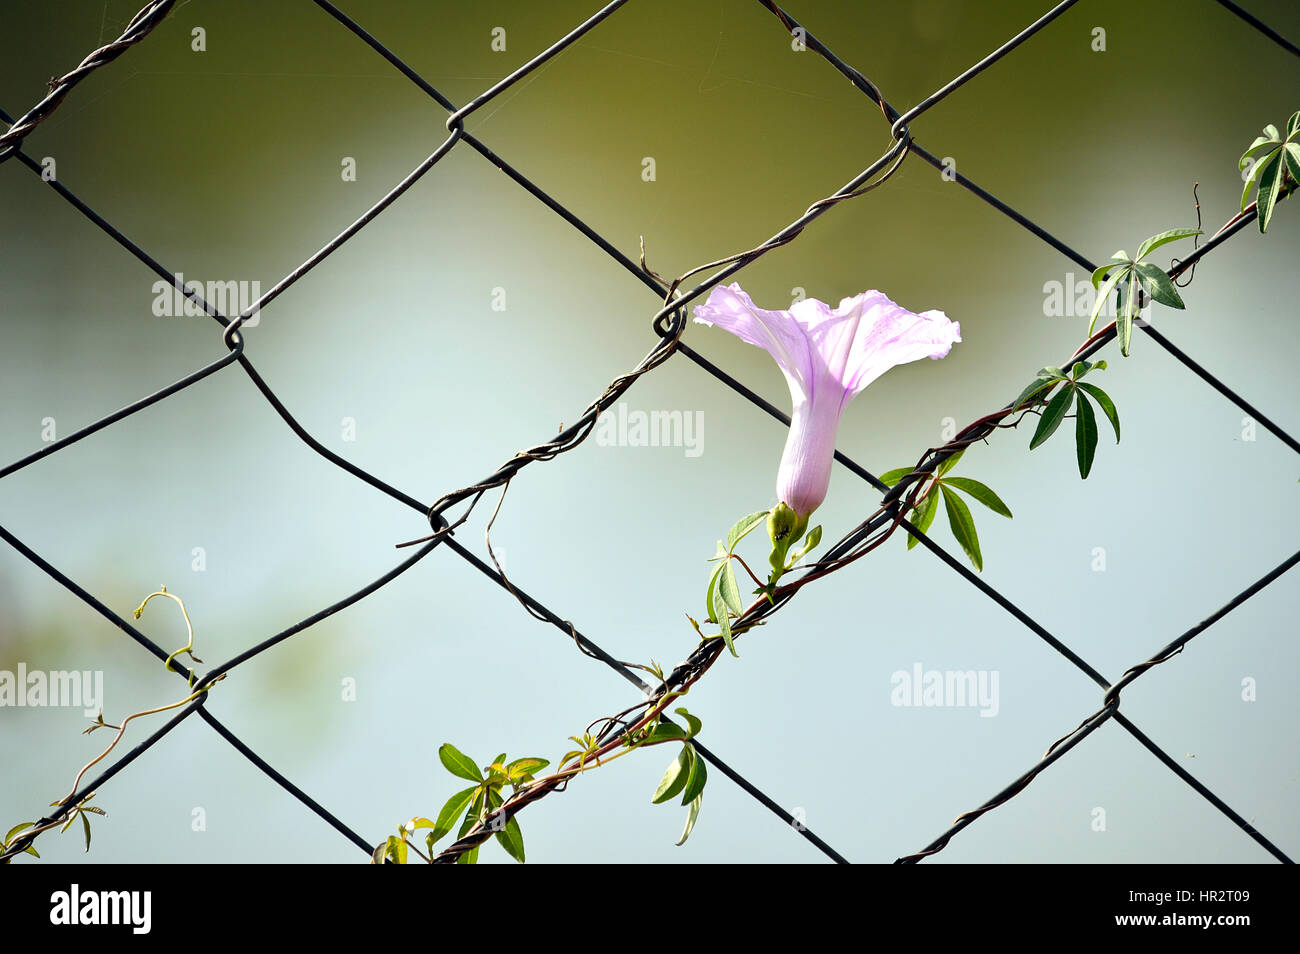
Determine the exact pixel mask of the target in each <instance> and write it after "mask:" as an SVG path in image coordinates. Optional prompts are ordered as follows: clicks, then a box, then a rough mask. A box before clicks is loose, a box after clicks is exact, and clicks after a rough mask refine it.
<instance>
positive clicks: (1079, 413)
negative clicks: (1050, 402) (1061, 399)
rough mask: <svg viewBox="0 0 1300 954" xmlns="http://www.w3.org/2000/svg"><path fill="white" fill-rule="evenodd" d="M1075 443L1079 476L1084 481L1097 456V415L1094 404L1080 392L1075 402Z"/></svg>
mask: <svg viewBox="0 0 1300 954" xmlns="http://www.w3.org/2000/svg"><path fill="white" fill-rule="evenodd" d="M1074 407H1075V418H1074V443H1075V450H1076V451H1077V453H1078V457H1079V476H1080V477H1082V478H1083V479H1084V480H1087V479H1088V474H1089V472H1090V471H1091V470H1092V460H1093V458H1094V457H1096V455H1097V415H1096V414H1094V413H1093V410H1092V402H1090V401H1089V400H1088V399H1087V398H1086V397H1084V396H1083V392H1082V391H1079V392H1078V400H1076V401H1075V404H1074Z"/></svg>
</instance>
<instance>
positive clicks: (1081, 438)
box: [1015, 361, 1119, 480]
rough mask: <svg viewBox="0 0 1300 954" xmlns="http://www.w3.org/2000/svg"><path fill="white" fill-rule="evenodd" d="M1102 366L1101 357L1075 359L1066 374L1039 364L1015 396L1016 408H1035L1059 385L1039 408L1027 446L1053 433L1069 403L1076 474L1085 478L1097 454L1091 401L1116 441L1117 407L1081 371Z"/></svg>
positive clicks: (1098, 369)
mask: <svg viewBox="0 0 1300 954" xmlns="http://www.w3.org/2000/svg"><path fill="white" fill-rule="evenodd" d="M1105 369H1106V362H1105V361H1097V362H1088V361H1076V362H1075V364H1074V367H1073V368H1071V369H1070V372H1069V373H1068V374H1067V373H1066V372H1065V371H1063V370H1062V369H1060V368H1051V367H1049V368H1043V370H1041V371H1039V372H1038V375H1037V376H1036V377H1035V378H1034V380H1033V382H1031V383H1030V385H1029V386H1028V387H1027V388H1025V390H1024V391H1022V392H1021V393H1020V397H1018V398H1017V399H1016V405H1015V406H1016V407H1017V408H1021V407H1029V408H1031V409H1032V408H1036V407H1037V405H1039V404H1041V403H1042V402H1043V401H1044V399H1045V397H1046V395H1047V394H1048V393H1050V392H1051V390H1052V389H1054V388H1058V386H1059V390H1057V391H1056V393H1055V394H1053V395H1052V397H1051V398H1050V399H1047V401H1046V405H1045V406H1044V407H1043V408H1042V411H1041V412H1040V417H1039V419H1038V427H1037V428H1036V429H1035V430H1034V436H1033V437H1032V438H1030V441H1029V449H1030V450H1033V449H1034V448H1036V447H1038V446H1039V445H1040V444H1043V443H1045V442H1046V441H1047V439H1048V438H1050V437H1051V436H1052V435H1053V434H1055V433H1056V430H1057V428H1058V427H1060V425H1061V422H1062V421H1063V420H1065V417H1066V412H1068V411H1069V410H1070V407H1071V406H1073V407H1074V444H1075V456H1076V457H1077V459H1078V462H1079V476H1080V477H1082V478H1084V479H1085V480H1086V479H1087V477H1088V474H1090V473H1091V472H1092V462H1093V459H1094V458H1095V457H1096V455H1097V414H1096V411H1095V410H1094V409H1093V406H1092V401H1096V402H1097V405H1098V406H1099V407H1100V408H1101V410H1102V413H1103V414H1105V415H1106V419H1107V420H1108V421H1110V425H1111V427H1112V428H1113V429H1114V431H1115V443H1117V444H1118V443H1119V411H1117V410H1116V409H1115V402H1114V401H1112V400H1111V399H1110V395H1109V394H1107V393H1106V392H1105V391H1103V390H1102V389H1101V388H1099V387H1097V386H1096V385H1095V384H1092V383H1090V382H1087V381H1084V380H1083V377H1084V375H1086V374H1088V373H1089V372H1090V371H1104V370H1105ZM1089 399H1091V400H1089Z"/></svg>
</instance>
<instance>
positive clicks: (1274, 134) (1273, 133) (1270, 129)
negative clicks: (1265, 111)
mask: <svg viewBox="0 0 1300 954" xmlns="http://www.w3.org/2000/svg"><path fill="white" fill-rule="evenodd" d="M1264 135H1265V136H1268V137H1269V138H1270V139H1272V140H1273V141H1274V142H1279V141H1280V140H1281V139H1282V134H1281V133H1280V132H1278V131H1277V127H1276V126H1274V125H1273V124H1272V123H1269V124H1268V125H1267V126H1265V127H1264Z"/></svg>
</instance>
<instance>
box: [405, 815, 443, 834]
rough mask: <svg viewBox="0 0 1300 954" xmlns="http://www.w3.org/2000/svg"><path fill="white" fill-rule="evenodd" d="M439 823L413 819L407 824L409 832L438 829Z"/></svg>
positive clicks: (425, 819) (430, 820)
mask: <svg viewBox="0 0 1300 954" xmlns="http://www.w3.org/2000/svg"><path fill="white" fill-rule="evenodd" d="M436 827H438V823H437V822H435V821H433V820H432V819H429V818H412V819H411V820H410V821H409V822H407V823H406V825H405V828H406V830H407V831H419V830H420V829H421V828H436Z"/></svg>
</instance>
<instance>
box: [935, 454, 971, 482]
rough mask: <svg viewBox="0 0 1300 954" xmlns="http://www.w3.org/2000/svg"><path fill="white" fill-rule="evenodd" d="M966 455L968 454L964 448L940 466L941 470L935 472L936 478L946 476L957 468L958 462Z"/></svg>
mask: <svg viewBox="0 0 1300 954" xmlns="http://www.w3.org/2000/svg"><path fill="white" fill-rule="evenodd" d="M964 453H966V448H964V447H963V448H962V449H961V450H959V451H957V453H955V454H953V455H952V456H951V457H949V458H947V459H946V460H945V461H944V462H943V463H942V464H940V465H939V469H938V470H937V471H935V476H937V477H942V476H943V475H944V474H946V473H948V471H950V470H952V469H953V468H954V467H956V466H957V461H959V460H961V456H962V454H964Z"/></svg>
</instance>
